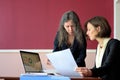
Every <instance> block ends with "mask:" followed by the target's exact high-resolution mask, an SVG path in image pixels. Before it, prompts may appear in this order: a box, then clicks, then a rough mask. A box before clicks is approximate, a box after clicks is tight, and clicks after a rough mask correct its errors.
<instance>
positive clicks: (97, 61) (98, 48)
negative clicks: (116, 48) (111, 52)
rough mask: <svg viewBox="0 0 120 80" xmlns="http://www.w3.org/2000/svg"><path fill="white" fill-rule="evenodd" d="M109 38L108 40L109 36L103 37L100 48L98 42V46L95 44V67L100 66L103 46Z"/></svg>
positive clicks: (103, 50)
mask: <svg viewBox="0 0 120 80" xmlns="http://www.w3.org/2000/svg"><path fill="white" fill-rule="evenodd" d="M109 40H110V38H104V40H103V46H102V48H101V47H100V44H98V46H97V54H96V62H95V63H96V67H97V68H98V67H100V66H101V63H102V58H103V55H104V52H105V48H106V46H107V43H108V41H109Z"/></svg>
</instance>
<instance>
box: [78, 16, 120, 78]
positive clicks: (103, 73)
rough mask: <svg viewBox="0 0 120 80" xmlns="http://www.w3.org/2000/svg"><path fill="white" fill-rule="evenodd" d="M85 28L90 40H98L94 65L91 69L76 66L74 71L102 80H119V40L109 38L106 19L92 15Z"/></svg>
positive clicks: (109, 30) (109, 32)
mask: <svg viewBox="0 0 120 80" xmlns="http://www.w3.org/2000/svg"><path fill="white" fill-rule="evenodd" d="M85 30H86V35H87V36H88V37H89V39H90V40H97V42H98V46H97V50H96V53H97V54H96V59H95V66H94V67H93V68H92V69H88V68H86V67H78V68H76V71H77V72H79V73H82V74H83V76H92V77H100V78H102V80H120V77H119V72H120V41H119V40H117V39H113V38H110V34H111V28H110V25H109V23H108V21H107V20H106V19H105V18H104V17H101V16H96V17H93V18H91V19H89V20H88V21H87V22H86V23H85Z"/></svg>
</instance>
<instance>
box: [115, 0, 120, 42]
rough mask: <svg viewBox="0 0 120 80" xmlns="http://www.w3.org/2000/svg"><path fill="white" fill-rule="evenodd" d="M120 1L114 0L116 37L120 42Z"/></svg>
mask: <svg viewBox="0 0 120 80" xmlns="http://www.w3.org/2000/svg"><path fill="white" fill-rule="evenodd" d="M119 21H120V0H114V26H115V27H114V32H115V33H114V37H115V38H117V39H119V40H120V22H119Z"/></svg>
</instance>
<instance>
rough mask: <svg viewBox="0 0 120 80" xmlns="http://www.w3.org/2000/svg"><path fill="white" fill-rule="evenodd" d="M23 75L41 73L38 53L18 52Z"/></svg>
mask: <svg viewBox="0 0 120 80" xmlns="http://www.w3.org/2000/svg"><path fill="white" fill-rule="evenodd" d="M20 55H21V59H22V63H23V66H24V69H25V73H33V72H34V73H36V72H42V71H43V70H42V64H41V60H40V57H39V54H38V53H34V52H27V51H20Z"/></svg>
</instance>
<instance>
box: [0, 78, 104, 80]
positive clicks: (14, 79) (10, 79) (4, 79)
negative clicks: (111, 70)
mask: <svg viewBox="0 0 120 80" xmlns="http://www.w3.org/2000/svg"><path fill="white" fill-rule="evenodd" d="M0 80H20V78H19V77H0ZM71 80H102V79H100V78H94V77H83V78H71Z"/></svg>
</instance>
